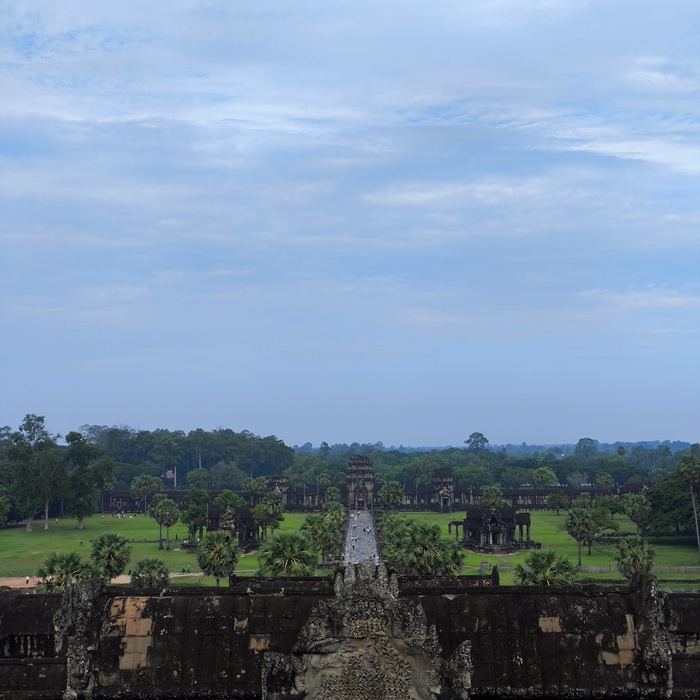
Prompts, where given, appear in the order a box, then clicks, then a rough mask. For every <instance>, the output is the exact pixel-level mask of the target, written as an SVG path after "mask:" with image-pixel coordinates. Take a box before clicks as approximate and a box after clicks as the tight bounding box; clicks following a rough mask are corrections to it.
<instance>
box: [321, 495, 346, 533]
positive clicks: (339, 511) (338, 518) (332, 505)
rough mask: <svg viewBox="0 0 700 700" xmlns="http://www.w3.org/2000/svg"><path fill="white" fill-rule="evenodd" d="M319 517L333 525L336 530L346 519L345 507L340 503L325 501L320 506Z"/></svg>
mask: <svg viewBox="0 0 700 700" xmlns="http://www.w3.org/2000/svg"><path fill="white" fill-rule="evenodd" d="M321 515H322V516H323V518H324V519H325V520H328V521H329V522H331V523H333V524H334V525H335V527H337V528H338V529H341V528H342V527H343V525H344V524H345V521H346V519H347V516H346V514H345V507H344V506H343V504H342V503H340V501H326V502H325V503H324V504H323V505H322V506H321Z"/></svg>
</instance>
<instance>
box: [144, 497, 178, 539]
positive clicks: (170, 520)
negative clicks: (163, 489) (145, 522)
mask: <svg viewBox="0 0 700 700" xmlns="http://www.w3.org/2000/svg"><path fill="white" fill-rule="evenodd" d="M148 515H149V516H150V517H151V518H153V519H154V520H155V521H156V522H157V523H158V549H163V535H162V532H163V528H165V540H166V546H165V548H166V549H170V528H171V527H172V526H173V525H175V523H177V521H178V520H179V519H180V509H179V508H178V505H177V503H175V501H173V500H172V498H168V497H167V496H165V494H162V493H157V494H155V496H153V498H152V499H151V504H150V505H149V506H148Z"/></svg>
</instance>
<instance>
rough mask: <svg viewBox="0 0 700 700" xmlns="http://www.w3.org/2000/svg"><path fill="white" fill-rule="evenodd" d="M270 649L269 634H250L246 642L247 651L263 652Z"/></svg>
mask: <svg viewBox="0 0 700 700" xmlns="http://www.w3.org/2000/svg"><path fill="white" fill-rule="evenodd" d="M269 648H270V635H269V634H251V635H250V640H249V641H248V649H252V650H254V651H263V650H265V649H269Z"/></svg>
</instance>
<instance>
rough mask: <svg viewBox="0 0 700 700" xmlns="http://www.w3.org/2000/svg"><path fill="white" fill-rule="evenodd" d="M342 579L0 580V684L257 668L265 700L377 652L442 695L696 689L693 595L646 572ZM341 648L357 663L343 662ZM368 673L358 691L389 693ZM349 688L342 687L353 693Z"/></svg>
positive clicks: (147, 678) (345, 675)
mask: <svg viewBox="0 0 700 700" xmlns="http://www.w3.org/2000/svg"><path fill="white" fill-rule="evenodd" d="M351 583H352V585H346V586H345V588H344V590H345V593H342V592H339V591H340V590H341V589H339V588H338V584H337V582H336V586H335V588H334V585H333V582H332V581H330V580H328V579H327V580H323V579H318V578H317V579H302V580H300V579H296V580H287V581H264V580H260V579H249V580H246V579H241V580H239V581H238V582H237V583H236V585H235V586H234V587H233V588H231V589H220V590H218V589H215V588H192V589H166V590H163V591H149V592H146V593H144V592H137V591H135V590H127V589H121V588H113V587H109V588H105V589H102V588H100V587H99V585H98V584H95V585H92V584H91V586H87V587H85V588H84V589H83V591H81V594H80V596H73V598H72V600H73V602H72V603H70V600H71V597H70V596H69V595H68V596H65V597H64V598H62V597H61V596H57V595H20V594H16V593H9V592H3V593H0V698H2V699H5V698H6V699H8V700H23V699H25V698H26V699H28V700H54V699H56V700H57V699H59V698H65V699H66V700H68V699H69V698H95V699H99V698H125V699H126V698H149V699H151V698H153V699H155V698H158V699H161V700H165V699H166V698H167V699H169V700H170V699H172V700H176V699H178V698H183V699H184V698H192V699H194V698H251V699H252V698H260V697H261V694H262V688H263V681H264V680H265V679H266V686H265V687H266V692H267V697H269V698H271V699H272V700H284V699H285V698H292V697H309V698H311V697H326V696H329V695H328V693H327V692H326V691H324V690H323V689H322V687H321V684H320V683H316V682H315V681H314V674H315V673H323V674H325V675H326V676H328V678H329V679H330V680H328V681H327V684H326V686H324V687H325V688H338V687H339V688H344V689H345V690H344V691H343V692H345V693H351V692H352V691H353V681H352V679H353V678H363V677H368V676H369V675H372V674H368V673H367V666H366V664H368V663H370V664H371V663H374V662H372V661H371V660H372V659H373V658H381V657H382V655H384V656H385V657H386V658H387V659H390V660H391V662H392V664H395V665H396V668H405V669H408V670H409V672H410V674H411V680H410V683H409V684H408V685H407V686H406V687H408V688H409V691H406V694H405V697H406V698H408V697H412V695H411V693H412V692H414V691H413V690H410V689H411V688H423V690H421V691H420V692H421V693H425V692H432V691H430V690H429V689H430V688H434V689H436V690H435V693H434V694H433V695H432V696H433V697H440V698H448V697H472V698H486V697H499V698H505V697H519V698H540V697H551V698H559V697H588V698H626V697H629V698H632V697H664V696H669V695H670V694H671V693H672V695H673V697H678V698H700V682H699V679H700V597H699V596H692V595H669V596H661V595H659V594H658V591H657V590H656V587H655V581H654V579H651V578H643V579H640V580H639V581H638V582H636V584H635V585H634V586H633V587H631V588H627V587H570V588H563V589H546V588H517V587H493V588H491V587H483V586H474V587H468V588H464V587H463V586H461V585H454V586H449V585H448V582H445V584H444V585H441V586H436V585H435V581H430V580H424V581H423V582H421V581H420V580H418V579H411V580H410V581H408V580H406V581H405V583H404V584H403V585H402V580H401V579H399V581H398V591H397V592H396V591H394V589H393V588H391V585H389V584H388V583H385V584H383V585H385V586H389V588H388V589H387V590H389V591H390V592H389V593H386V594H385V593H377V591H376V590H374V589H373V590H371V591H370V592H369V593H367V594H363V593H361V590H362V586H361V585H359V584H357V583H354V582H351ZM372 585H375V584H372ZM341 588H342V586H341ZM382 590H383V589H382ZM348 591H349V592H348ZM375 601H377V603H376V604H375ZM358 630H359V631H358ZM363 630H364V631H363ZM363 635H365V636H363ZM363 640H365V641H363ZM368 650H369V651H368ZM373 654H374V656H373ZM377 655H379V656H377ZM350 657H352V659H353V661H352V663H353V664H355V666H354V667H353V668H355V670H354V671H352V673H354V674H355V675H352V673H350V672H348V671H347V670H344V669H342V668H340V667H341V666H342V664H343V663H344V662H343V659H348V658H350ZM363 664H365V666H363ZM377 665H381V664H379V662H377ZM363 669H364V670H363ZM470 669H471V670H470ZM334 674H335V675H334ZM363 674H364V676H363ZM450 674H452V675H453V676H454V677H459V678H461V681H460V682H461V685H460V683H457V682H456V681H454V679H453V680H449V678H448V677H449V676H450ZM460 674H461V675H460ZM374 675H376V674H374ZM380 675H381V674H380ZM386 675H387V674H386V673H385V674H384V677H386ZM446 678H448V680H447V681H445V679H446ZM300 679H301V680H300ZM380 681H381V678H379V680H376V682H377V683H379V682H380ZM324 682H325V681H324ZM382 682H383V681H382ZM402 682H403V681H402ZM407 683H408V681H407ZM411 683H412V684H413V685H411ZM440 683H442V686H440ZM333 684H335V685H333ZM421 684H422V685H421ZM376 687H377V688H380V690H378V691H376V692H375V694H374V695H372V696H371V697H373V698H376V700H382V697H392V696H391V695H390V694H389V692H388V691H383V690H381V688H384V687H385V686H381V685H377V686H376ZM403 687H404V686H402V685H401V683H398V682H397V683H396V684H395V689H394V690H393V691H392V692H399V691H397V690H396V688H403ZM426 689H428V690H426ZM355 690H357V695H355V696H353V695H346V697H363V696H362V695H361V693H360V689H359V686H356V687H355ZM312 691H313V692H312ZM324 692H326V695H324V694H323V693H324ZM363 692H364V691H363ZM381 692H386V693H387V695H386V696H382V695H381ZM295 693H296V694H295ZM313 693H316V695H314V694H313ZM419 696H420V697H424V696H423V695H416V697H419ZM425 697H430V695H427V696H425ZM337 698H338V700H343V698H342V697H341V695H337Z"/></svg>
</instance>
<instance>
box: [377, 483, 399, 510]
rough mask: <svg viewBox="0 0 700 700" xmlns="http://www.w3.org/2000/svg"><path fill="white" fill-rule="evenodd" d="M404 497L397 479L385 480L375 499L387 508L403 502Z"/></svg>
mask: <svg viewBox="0 0 700 700" xmlns="http://www.w3.org/2000/svg"><path fill="white" fill-rule="evenodd" d="M404 498H405V494H404V490H403V487H402V486H401V484H400V483H399V482H398V481H387V482H386V483H385V484H384V485H383V486H382V487H381V488H380V489H379V491H377V500H378V501H379V503H381V504H382V505H383V506H384V507H385V508H387V509H389V510H390V509H391V508H395V507H396V506H400V505H401V504H402V503H403V502H404Z"/></svg>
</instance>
